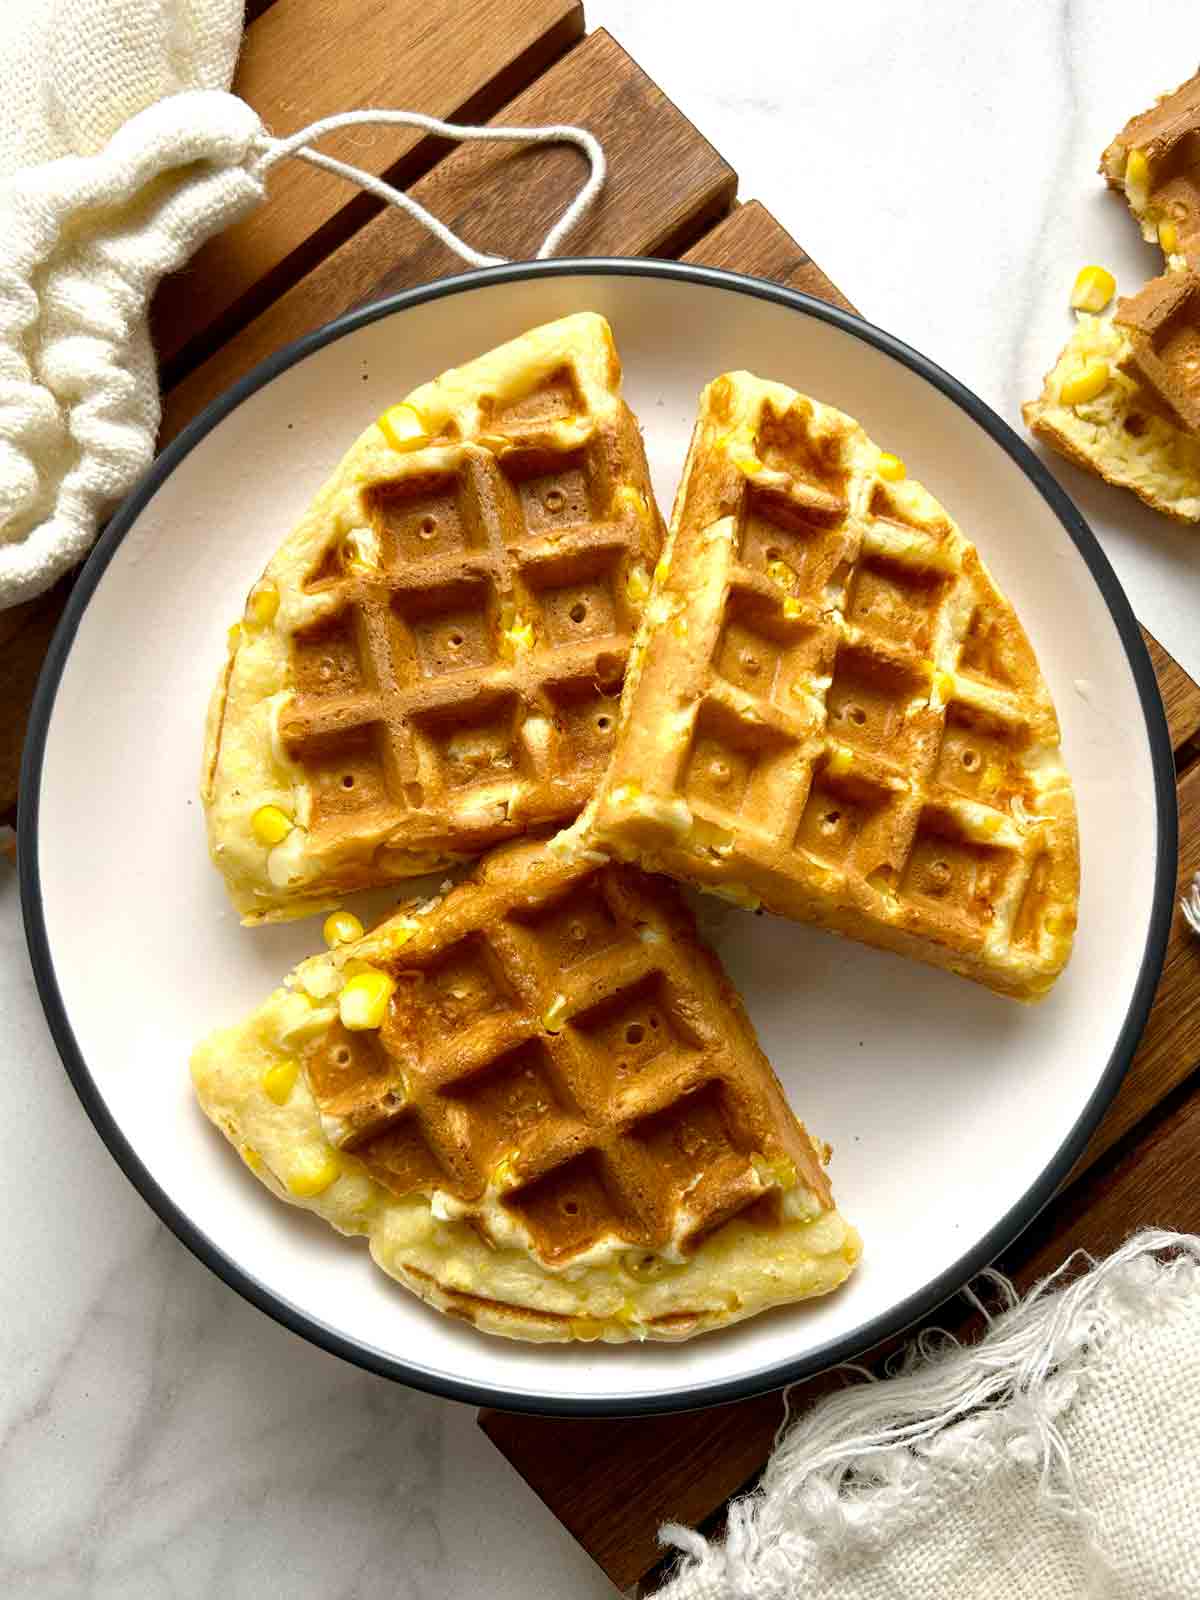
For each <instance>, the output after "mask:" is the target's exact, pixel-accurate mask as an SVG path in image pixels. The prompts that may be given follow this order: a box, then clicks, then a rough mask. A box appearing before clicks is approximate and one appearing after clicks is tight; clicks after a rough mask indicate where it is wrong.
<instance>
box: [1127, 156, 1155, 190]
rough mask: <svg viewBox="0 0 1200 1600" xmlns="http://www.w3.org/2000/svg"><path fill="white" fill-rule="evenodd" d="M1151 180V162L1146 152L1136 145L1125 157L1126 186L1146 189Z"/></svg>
mask: <svg viewBox="0 0 1200 1600" xmlns="http://www.w3.org/2000/svg"><path fill="white" fill-rule="evenodd" d="M1149 181H1150V163H1149V162H1148V161H1147V160H1146V152H1145V151H1144V150H1139V149H1137V147H1136V146H1135V147H1134V148H1133V149H1132V150H1131V151H1130V152H1129V154H1128V155H1127V156H1126V157H1125V187H1126V188H1127V189H1140V190H1143V191H1144V190H1145V188H1146V185H1147V184H1148V183H1149Z"/></svg>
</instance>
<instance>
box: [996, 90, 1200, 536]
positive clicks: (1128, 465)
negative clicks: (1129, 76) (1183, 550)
mask: <svg viewBox="0 0 1200 1600" xmlns="http://www.w3.org/2000/svg"><path fill="white" fill-rule="evenodd" d="M1100 170H1101V172H1102V173H1103V174H1104V175H1105V177H1106V178H1107V179H1108V182H1109V185H1110V186H1111V187H1112V188H1114V189H1119V190H1121V191H1122V192H1123V193H1124V195H1125V197H1126V199H1127V200H1128V201H1129V206H1130V209H1131V210H1132V212H1133V214H1134V217H1135V218H1136V219H1137V221H1138V223H1139V224H1140V226H1141V229H1142V233H1143V235H1144V237H1145V238H1146V239H1147V240H1148V241H1150V242H1151V243H1157V244H1158V245H1159V246H1160V247H1161V248H1162V251H1163V254H1164V256H1165V257H1166V265H1167V271H1166V273H1165V274H1164V276H1162V277H1160V278H1156V279H1154V280H1152V281H1151V282H1150V283H1148V284H1147V285H1146V286H1145V288H1144V289H1143V290H1142V291H1141V293H1140V294H1138V295H1135V296H1133V297H1132V298H1131V299H1127V300H1122V301H1121V302H1120V304H1119V305H1118V307H1117V310H1116V313H1115V315H1114V314H1111V313H1110V314H1109V315H1108V316H1104V317H1097V316H1089V315H1087V314H1086V313H1081V314H1080V316H1079V318H1078V324H1077V326H1076V329H1075V332H1074V334H1073V335H1072V336H1071V339H1070V340H1069V342H1068V343H1067V345H1066V346H1065V348H1064V349H1063V351H1062V353H1061V354H1060V355H1059V357H1058V360H1057V361H1056V362H1055V364H1054V367H1053V368H1052V369H1051V371H1050V372H1048V373H1047V374H1046V381H1045V383H1044V385H1043V387H1042V392H1041V394H1040V395H1039V396H1038V398H1037V399H1036V400H1033V401H1030V402H1029V403H1028V404H1026V405H1025V406H1023V407H1022V413H1023V415H1024V418H1025V422H1026V425H1027V426H1028V428H1029V430H1030V432H1031V433H1033V434H1034V435H1035V436H1036V437H1037V438H1038V439H1040V440H1041V441H1042V442H1043V443H1044V444H1048V445H1049V446H1050V447H1051V448H1052V449H1054V450H1057V451H1058V452H1059V454H1060V455H1064V456H1066V458H1067V459H1068V461H1072V462H1074V464H1075V465H1076V466H1077V467H1082V468H1083V469H1084V470H1085V471H1087V472H1093V473H1095V474H1096V475H1097V476H1098V477H1100V478H1103V479H1104V481H1105V482H1106V483H1111V484H1113V485H1115V486H1116V487H1118V488H1122V489H1129V490H1131V491H1132V492H1133V493H1134V494H1136V495H1137V496H1138V498H1139V499H1140V500H1143V501H1144V502H1145V503H1146V504H1147V505H1148V506H1150V507H1151V509H1152V510H1154V511H1159V512H1161V513H1162V514H1163V515H1164V516H1168V517H1174V518H1175V519H1176V521H1179V522H1200V436H1198V435H1197V432H1196V428H1197V424H1198V423H1200V400H1198V399H1197V397H1196V394H1195V390H1196V364H1197V352H1198V351H1200V322H1198V319H1197V315H1196V305H1197V288H1196V277H1197V275H1196V271H1195V268H1196V265H1197V263H1200V76H1197V77H1194V78H1189V80H1188V81H1187V83H1185V84H1183V85H1181V87H1180V88H1178V89H1177V90H1175V92H1174V93H1173V94H1169V95H1164V96H1163V98H1162V99H1160V100H1159V101H1158V103H1157V104H1156V105H1154V106H1153V107H1151V109H1150V110H1149V111H1146V112H1143V113H1142V114H1141V115H1140V116H1137V117H1134V118H1133V119H1132V120H1131V121H1130V122H1128V123H1127V124H1126V126H1125V127H1124V128H1123V129H1122V130H1121V132H1120V133H1119V134H1118V135H1117V137H1116V138H1115V139H1114V140H1113V142H1112V143H1111V144H1110V145H1109V147H1108V149H1107V150H1105V152H1104V155H1103V157H1102V158H1101V162H1100Z"/></svg>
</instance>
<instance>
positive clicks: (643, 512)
mask: <svg viewBox="0 0 1200 1600" xmlns="http://www.w3.org/2000/svg"><path fill="white" fill-rule="evenodd" d="M617 499H618V500H619V501H620V502H621V503H622V505H627V506H632V507H633V509H634V511H636V512H637V514H638V516H639V517H642V518H645V517H646V516H647V515H648V514H649V511H650V507H649V506H648V505H647V504H646V496H645V495H644V494H643V493H642V491H641V490H640V489H635V488H634V487H633V485H632V484H631V483H623V484H622V485H621V487H620V488H619V489H618V490H617Z"/></svg>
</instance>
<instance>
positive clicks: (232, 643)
mask: <svg viewBox="0 0 1200 1600" xmlns="http://www.w3.org/2000/svg"><path fill="white" fill-rule="evenodd" d="M225 638H226V643H227V644H228V646H229V653H230V655H232V654H233V652H234V651H235V650H236V649H237V647H238V645H239V644H241V642H242V625H241V623H240V622H235V623H234V624H233V626H232V627H231V628H230V630H229V632H228V633H227V634H226V636H225Z"/></svg>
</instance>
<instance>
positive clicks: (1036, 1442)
mask: <svg viewBox="0 0 1200 1600" xmlns="http://www.w3.org/2000/svg"><path fill="white" fill-rule="evenodd" d="M1057 1276H1058V1275H1056V1278H1057ZM1010 1297H1011V1300H1012V1309H1010V1310H1008V1311H1006V1312H1005V1313H1004V1314H1003V1315H1001V1316H999V1317H997V1318H996V1319H995V1321H994V1322H993V1325H992V1327H991V1329H990V1331H989V1333H988V1334H987V1336H986V1337H985V1338H984V1339H982V1340H981V1341H980V1342H979V1343H978V1344H976V1345H974V1346H970V1347H966V1348H962V1349H960V1348H958V1347H957V1346H954V1345H951V1346H949V1348H948V1349H946V1350H939V1349H938V1348H937V1346H936V1344H935V1343H934V1342H933V1341H931V1340H928V1339H927V1340H926V1341H925V1343H924V1346H923V1348H920V1349H918V1350H917V1351H915V1352H914V1365H913V1368H912V1370H911V1371H909V1372H908V1373H906V1374H905V1375H903V1376H899V1377H896V1378H892V1379H887V1380H884V1381H882V1382H879V1383H875V1384H862V1383H855V1384H853V1386H852V1387H850V1388H848V1389H847V1390H846V1391H845V1392H843V1393H840V1394H837V1395H834V1396H831V1397H829V1398H828V1399H827V1400H825V1401H823V1402H821V1403H819V1404H818V1405H817V1406H816V1407H815V1408H814V1409H813V1411H812V1412H811V1413H810V1414H808V1415H807V1416H805V1417H803V1418H802V1419H801V1420H800V1421H799V1422H797V1423H796V1424H795V1425H793V1426H792V1427H791V1428H790V1430H788V1431H786V1432H784V1433H783V1434H782V1435H781V1437H780V1439H779V1441H778V1443H777V1445H776V1449H775V1453H774V1455H773V1456H772V1459H771V1462H770V1464H769V1466H768V1467H767V1470H766V1473H765V1475H764V1477H763V1480H762V1483H761V1486H760V1487H759V1489H758V1490H757V1491H756V1492H755V1493H754V1494H753V1495H750V1496H747V1497H746V1498H744V1499H742V1500H740V1501H737V1502H735V1503H734V1505H733V1506H732V1508H731V1512H730V1518H729V1525H728V1531H727V1533H726V1536H725V1539H724V1542H723V1543H721V1544H714V1545H710V1544H708V1543H707V1542H706V1541H705V1540H703V1539H701V1538H700V1537H699V1536H698V1535H696V1534H694V1533H690V1532H688V1531H687V1530H684V1529H679V1528H667V1529H664V1530H663V1533H664V1539H665V1540H666V1542H668V1543H672V1544H675V1545H676V1546H678V1547H679V1548H681V1549H683V1550H685V1551H687V1552H689V1555H688V1556H687V1557H686V1558H685V1560H684V1563H683V1565H682V1567H681V1569H680V1570H679V1571H678V1573H677V1575H676V1576H675V1577H674V1578H673V1579H672V1581H670V1582H669V1583H668V1584H667V1586H666V1587H665V1588H664V1589H662V1590H660V1591H659V1594H658V1596H657V1597H656V1600H1189V1597H1200V1237H1196V1236H1192V1235H1188V1236H1184V1235H1178V1234H1165V1233H1144V1234H1140V1235H1138V1236H1137V1237H1135V1238H1134V1239H1132V1240H1130V1241H1129V1243H1128V1244H1126V1245H1125V1246H1124V1247H1123V1248H1122V1249H1121V1250H1119V1251H1118V1252H1117V1253H1116V1254H1115V1255H1113V1256H1111V1257H1109V1259H1108V1260H1107V1261H1105V1262H1104V1263H1103V1264H1102V1265H1101V1266H1099V1267H1097V1268H1095V1269H1094V1270H1093V1271H1092V1272H1090V1273H1088V1274H1086V1275H1085V1276H1083V1277H1080V1278H1077V1279H1076V1280H1075V1281H1074V1282H1072V1283H1071V1284H1070V1286H1069V1287H1067V1288H1061V1287H1058V1286H1057V1284H1056V1282H1055V1280H1054V1279H1052V1280H1049V1281H1048V1282H1047V1283H1045V1284H1043V1285H1041V1286H1039V1288H1038V1289H1037V1290H1035V1291H1034V1293H1033V1294H1032V1295H1031V1296H1030V1297H1029V1298H1028V1299H1027V1300H1026V1301H1025V1302H1024V1303H1023V1304H1019V1305H1018V1304H1016V1303H1015V1296H1011V1291H1010Z"/></svg>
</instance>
